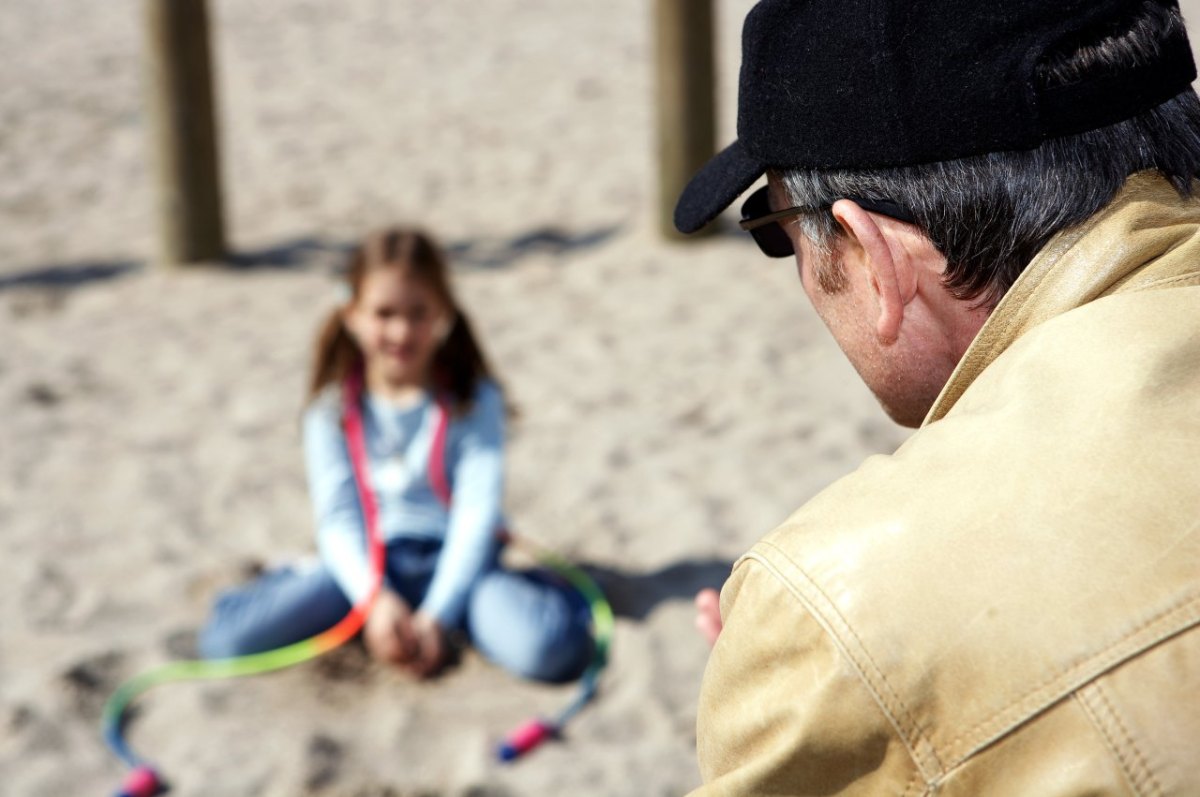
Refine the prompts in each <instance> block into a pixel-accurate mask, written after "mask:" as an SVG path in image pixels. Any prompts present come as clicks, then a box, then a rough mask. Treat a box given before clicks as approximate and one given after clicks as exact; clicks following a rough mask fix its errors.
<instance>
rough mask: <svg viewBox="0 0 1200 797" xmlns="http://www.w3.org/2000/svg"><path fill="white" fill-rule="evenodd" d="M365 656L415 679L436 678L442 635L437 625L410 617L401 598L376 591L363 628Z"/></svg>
mask: <svg viewBox="0 0 1200 797" xmlns="http://www.w3.org/2000/svg"><path fill="white" fill-rule="evenodd" d="M363 641H364V642H365V643H366V645H367V652H368V653H370V654H371V657H372V658H374V659H375V660H376V661H380V662H383V663H384V664H390V665H392V666H395V667H399V668H400V669H402V670H405V671H406V672H409V673H411V674H412V675H414V676H416V677H417V678H428V677H429V676H431V675H436V674H437V673H438V671H440V670H441V669H442V666H443V665H444V664H445V663H446V652H447V648H446V632H445V631H443V630H442V627H441V625H439V624H438V621H437V620H435V619H434V618H432V617H430V616H429V615H427V614H424V613H422V612H416V613H414V612H413V611H412V609H411V608H409V605H408V603H406V602H405V600H404V598H401V597H400V596H399V595H397V594H396V593H395V592H392V591H391V590H389V589H383V590H381V591H380V593H379V596H378V597H376V598H375V605H374V606H372V607H371V613H370V615H368V616H367V622H366V624H365V625H364V626H363Z"/></svg>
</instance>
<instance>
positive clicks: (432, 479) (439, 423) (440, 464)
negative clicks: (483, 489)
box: [429, 396, 450, 506]
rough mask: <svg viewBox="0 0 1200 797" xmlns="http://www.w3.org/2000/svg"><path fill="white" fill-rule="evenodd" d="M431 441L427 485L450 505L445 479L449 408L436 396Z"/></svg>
mask: <svg viewBox="0 0 1200 797" xmlns="http://www.w3.org/2000/svg"><path fill="white" fill-rule="evenodd" d="M434 416H435V417H434V421H433V424H434V426H433V443H432V444H431V445H430V448H429V486H430V487H431V488H433V494H434V495H436V496H437V497H438V500H439V501H441V502H442V503H443V504H445V505H446V506H450V483H449V482H448V481H447V480H446V430H447V429H448V428H449V427H450V408H449V406H447V402H446V399H445V398H444V397H443V396H438V397H437V400H436V403H435V406H434Z"/></svg>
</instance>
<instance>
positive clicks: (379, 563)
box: [101, 375, 384, 797]
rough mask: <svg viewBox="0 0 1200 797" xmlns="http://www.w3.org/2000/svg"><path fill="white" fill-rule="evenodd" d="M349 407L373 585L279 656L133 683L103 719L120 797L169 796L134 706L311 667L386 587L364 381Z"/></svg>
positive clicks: (347, 387) (349, 440)
mask: <svg viewBox="0 0 1200 797" xmlns="http://www.w3.org/2000/svg"><path fill="white" fill-rule="evenodd" d="M342 390H343V399H344V405H345V410H346V411H345V415H344V417H343V427H344V429H345V434H346V446H347V448H348V449H349V451H350V461H351V463H352V465H353V467H354V481H355V484H356V485H357V487H358V497H359V501H361V503H362V509H363V519H364V521H365V522H366V527H367V540H368V547H369V548H370V564H371V580H370V582H369V587H368V590H367V593H366V595H364V596H363V597H362V598H361V599H360V600H359V601H358V602H357V603H355V604H354V606H352V607H351V608H350V611H349V612H348V613H347V614H346V616H345V617H343V618H342V619H341V620H339V621H338V622H337V624H336V625H334V626H333V627H331V628H328V629H326V630H325V631H322V632H321V633H319V634H317V635H316V636H312V637H309V638H308V639H303V640H301V641H299V642H294V643H292V644H290V645H286V646H284V647H281V648H276V649H274V650H266V651H263V652H261V653H251V654H249V655H246V656H236V657H233V658H228V659H201V660H195V661H175V662H169V663H167V664H163V665H161V666H159V667H155V668H154V669H152V670H148V671H146V672H144V673H141V674H139V675H136V676H134V677H133V678H130V679H129V680H128V681H125V683H123V684H121V685H120V686H119V687H118V688H117V690H116V691H115V692H114V693H113V694H112V696H111V697H110V698H109V699H108V702H107V703H106V704H105V705H104V712H103V715H102V717H101V724H102V727H103V733H104V740H105V741H106V742H107V743H108V746H109V747H110V748H111V749H112V751H113V753H115V754H116V756H117V757H118V758H120V759H121V760H122V761H123V762H125V764H126V765H127V766H129V767H131V768H132V771H131V772H130V773H129V775H128V776H127V777H126V779H125V782H124V784H123V785H122V788H121V790H120V791H119V792H117V794H116V797H154V795H157V794H162V793H164V792H165V791H166V790H167V786H166V783H165V781H163V780H162V778H161V777H160V776H159V775H158V773H157V772H156V771H155V770H154V768H153V767H152V766H151V765H150V764H149V763H148V762H146V761H145V760H144V759H142V758H141V757H139V756H138V755H137V754H135V753H134V752H133V750H132V748H130V746H129V744H128V742H127V741H126V740H125V734H124V725H125V723H124V718H125V712H126V711H127V710H128V708H129V705H130V704H131V703H132V702H133V701H134V699H135V698H137V697H138V696H139V695H141V694H142V693H143V692H146V691H147V690H149V689H152V688H153V687H155V686H159V685H161V684H166V683H173V682H176V681H209V680H215V679H219V678H235V677H238V676H243V675H260V674H262V673H268V672H273V671H275V670H282V669H283V668H285V667H291V666H293V665H295V664H300V663H301V662H305V661H309V660H310V659H314V658H316V657H317V656H320V655H321V654H323V653H328V652H329V651H331V650H333V649H334V648H336V647H338V646H339V645H341V644H342V643H344V642H346V641H348V640H349V639H350V638H352V637H353V636H354V635H355V634H357V633H358V631H359V629H360V628H362V625H363V623H364V622H366V619H367V614H368V612H369V611H370V608H371V604H372V602H374V600H375V596H376V594H377V593H378V592H379V586H380V584H381V583H382V581H383V559H384V556H383V538H382V536H381V535H380V533H379V512H378V505H377V504H376V502H375V496H374V494H373V493H372V492H371V489H370V482H369V481H368V480H367V474H366V462H367V456H366V440H365V436H364V434H363V423H362V410H361V406H360V402H359V399H360V396H361V394H362V377H361V376H360V375H353V376H351V377H350V378H348V379H347V380H346V381H345V383H344V384H343V386H342Z"/></svg>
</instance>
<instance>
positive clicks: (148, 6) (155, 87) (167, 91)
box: [143, 0, 225, 265]
mask: <svg viewBox="0 0 1200 797" xmlns="http://www.w3.org/2000/svg"><path fill="white" fill-rule="evenodd" d="M206 2H207V0H143V10H144V24H145V39H146V53H147V59H146V71H147V81H146V82H147V88H148V105H149V118H150V135H151V138H152V148H153V153H154V174H155V182H156V183H157V202H158V228H159V235H158V238H159V248H160V253H159V257H160V260H161V262H162V263H164V264H166V265H178V264H182V263H195V262H199V261H206V260H209V261H211V260H220V259H221V258H223V257H224V255H225V231H224V224H223V222H222V215H221V183H220V162H219V159H218V151H217V134H216V126H215V123H214V103H213V91H212V65H211V58H210V56H209V33H208V10H207V8H206Z"/></svg>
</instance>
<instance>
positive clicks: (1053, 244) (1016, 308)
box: [921, 172, 1200, 426]
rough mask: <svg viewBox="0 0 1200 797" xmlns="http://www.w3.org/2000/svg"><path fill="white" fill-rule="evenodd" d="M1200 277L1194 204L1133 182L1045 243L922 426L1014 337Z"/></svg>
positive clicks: (1157, 181)
mask: <svg viewBox="0 0 1200 797" xmlns="http://www.w3.org/2000/svg"><path fill="white" fill-rule="evenodd" d="M1197 273H1200V202H1197V200H1196V199H1195V198H1187V199H1185V198H1182V197H1180V196H1179V194H1178V192H1177V191H1175V188H1174V187H1173V186H1172V185H1171V184H1170V183H1169V182H1168V181H1167V180H1166V179H1164V178H1163V177H1162V176H1160V175H1159V174H1158V173H1156V172H1139V173H1137V174H1135V175H1132V176H1131V177H1130V178H1129V179H1128V180H1127V181H1126V182H1125V186H1124V187H1123V188H1122V189H1121V190H1120V191H1119V192H1118V193H1117V196H1116V197H1115V198H1114V199H1113V200H1112V202H1110V203H1109V204H1108V205H1106V206H1105V207H1104V208H1103V209H1102V210H1101V211H1100V212H1099V213H1097V214H1096V215H1094V216H1092V217H1091V218H1090V219H1088V220H1087V221H1086V222H1084V223H1083V224H1080V225H1078V226H1075V227H1072V228H1070V229H1067V230H1064V231H1062V232H1060V233H1059V234H1058V235H1056V236H1055V237H1054V238H1052V239H1051V240H1050V243H1048V244H1047V245H1046V247H1045V248H1044V249H1042V251H1041V252H1039V253H1038V254H1037V256H1036V257H1035V258H1034V259H1033V260H1032V261H1031V262H1030V263H1029V265H1028V266H1027V267H1026V268H1025V270H1024V271H1023V272H1022V273H1021V276H1020V277H1018V278H1017V281H1016V282H1015V283H1013V286H1012V288H1010V289H1009V291H1008V293H1006V294H1005V295H1004V298H1003V299H1001V300H1000V303H999V304H998V305H996V309H995V310H994V311H993V312H992V314H991V316H990V317H989V318H988V320H987V321H986V322H985V323H984V325H983V328H982V329H980V331H979V334H978V335H976V336H975V340H974V341H972V343H971V345H970V346H969V347H968V348H967V351H966V353H965V354H964V355H963V358H962V360H960V361H959V363H958V367H957V368H956V369H955V370H954V373H953V374H951V376H950V379H949V381H947V382H946V385H945V387H943V388H942V392H941V395H939V396H938V398H937V401H935V402H934V404H933V407H932V408H931V409H930V410H929V414H928V415H927V416H926V417H925V421H924V422H923V423H922V424H921V425H922V426H928V425H929V424H931V423H933V422H934V421H937V420H940V419H941V418H943V417H945V416H946V414H947V413H949V412H950V410H951V409H952V408H953V407H954V405H955V403H956V402H957V401H958V399H959V398H960V397H961V396H962V394H963V393H964V392H965V391H966V390H967V388H968V387H970V386H971V384H972V383H973V382H974V381H975V379H976V377H978V376H979V374H981V373H982V372H983V370H984V369H985V368H987V367H988V366H989V365H991V363H992V362H993V361H994V360H995V359H996V358H997V357H999V356H1000V354H1001V353H1002V352H1004V350H1005V349H1007V348H1008V347H1009V346H1011V345H1012V344H1013V342H1014V341H1016V340H1017V338H1019V337H1021V336H1022V335H1024V334H1025V333H1026V332H1028V331H1029V330H1030V329H1032V328H1034V327H1035V326H1037V325H1039V324H1041V323H1042V322H1044V321H1047V320H1049V319H1051V318H1053V317H1055V316H1058V315H1061V314H1062V313H1065V312H1068V311H1070V310H1073V309H1075V308H1077V307H1081V306H1083V305H1085V304H1087V303H1088V302H1091V301H1094V300H1096V299H1098V298H1100V297H1102V296H1108V295H1110V294H1115V293H1120V292H1124V291H1130V290H1142V289H1146V288H1150V287H1153V286H1154V285H1155V284H1156V283H1160V282H1162V281H1163V280H1172V279H1176V278H1179V277H1182V276H1186V275H1189V274H1190V275H1195V274H1197Z"/></svg>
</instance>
